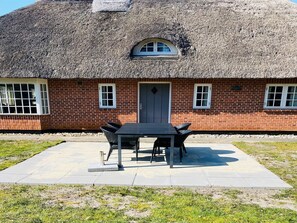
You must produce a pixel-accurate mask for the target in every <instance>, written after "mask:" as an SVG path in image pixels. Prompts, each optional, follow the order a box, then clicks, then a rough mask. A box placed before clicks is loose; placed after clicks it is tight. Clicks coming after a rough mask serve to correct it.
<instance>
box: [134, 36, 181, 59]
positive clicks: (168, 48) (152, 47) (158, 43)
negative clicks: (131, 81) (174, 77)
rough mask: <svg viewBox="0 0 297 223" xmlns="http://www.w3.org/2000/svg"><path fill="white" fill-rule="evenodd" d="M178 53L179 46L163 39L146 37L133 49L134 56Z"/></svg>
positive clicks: (161, 55)
mask: <svg viewBox="0 0 297 223" xmlns="http://www.w3.org/2000/svg"><path fill="white" fill-rule="evenodd" d="M177 55H178V50H177V48H176V47H175V46H174V45H173V44H172V43H171V42H169V41H167V40H163V39H146V40H144V41H141V42H140V43H138V44H137V45H136V46H135V47H134V48H133V51H132V56H134V57H137V56H142V57H145V56H148V57H159V56H160V57H172V56H173V57H174V56H177Z"/></svg>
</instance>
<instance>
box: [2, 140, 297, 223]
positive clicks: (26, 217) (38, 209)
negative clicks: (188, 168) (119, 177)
mask: <svg viewBox="0 0 297 223" xmlns="http://www.w3.org/2000/svg"><path fill="white" fill-rule="evenodd" d="M29 143H30V142H21V141H20V142H13V141H10V142H7V141H6V142H3V141H2V142H1V148H6V150H9V149H7V148H13V147H12V146H10V145H14V146H15V147H14V149H10V150H15V152H11V151H10V152H9V151H6V150H5V149H4V150H3V151H2V149H1V154H2V157H3V158H4V159H5V158H7V157H19V156H22V155H20V154H22V152H21V151H22V149H21V148H28V147H30V148H31V150H30V149H29V151H27V152H28V153H30V154H31V155H32V154H33V151H32V150H34V152H38V151H39V152H40V150H38V149H32V148H33V147H34V146H33V145H38V144H40V143H41V142H31V143H32V144H31V145H30V146H29ZM55 143H59V142H55ZM234 144H235V145H236V146H238V147H239V148H241V149H242V150H244V151H245V152H247V153H249V154H251V155H252V156H254V157H255V158H256V159H257V160H259V162H261V163H262V164H263V165H265V166H266V167H268V168H269V169H271V170H272V171H273V172H275V173H276V174H278V175H279V176H280V177H281V178H282V179H284V180H285V181H287V182H288V183H289V184H291V185H292V186H293V187H294V188H293V189H292V190H287V191H286V192H281V193H279V191H276V192H275V193H272V194H273V196H274V197H273V198H271V197H270V194H269V193H268V195H267V196H266V195H265V191H267V190H263V191H260V192H259V191H258V192H257V190H256V192H255V194H254V197H259V196H262V197H263V200H264V201H265V202H267V200H269V199H272V200H273V201H274V200H276V204H277V205H276V206H277V207H278V203H281V202H282V201H283V199H284V198H285V199H287V200H293V201H295V202H296V187H297V180H296V179H297V175H296V174H297V170H296V166H297V163H296V158H297V154H296V151H297V150H296V148H297V143H244V142H238V143H234ZM3 145H6V147H4V146H3ZM24 145H27V146H24ZM42 145H43V146H40V147H39V148H45V147H47V146H50V145H49V144H46V143H45V144H42ZM24 150H26V149H24ZM41 150H42V149H41ZM5 151H6V152H5ZM17 151H18V152H17ZM3 154H7V157H6V156H4V155H3ZM204 190H206V191H207V192H205V191H204ZM249 193H254V190H252V192H251V191H249V192H247V191H245V190H224V189H220V190H219V189H214V188H206V189H195V190H193V189H185V188H147V187H110V186H83V185H81V186H74V185H51V186H50V185H47V186H38V185H35V186H29V185H9V184H2V185H1V184H0V222H24V223H26V222H28V223H29V222H30V223H41V222H110V223H113V222H115V223H147V222H153V223H171V222H172V223H173V222H174V223H196V222H198V223H199V222H212V223H232V222H234V223H235V222H236V223H262V222H263V223H265V222H267V223H293V222H296V219H297V212H296V210H297V208H296V209H295V210H290V209H286V206H285V208H268V207H260V206H259V205H256V204H253V203H252V202H250V200H251V197H249V195H250V194H249ZM263 194H264V195H263ZM242 198H244V199H242ZM260 203H261V202H260ZM296 207H297V206H296Z"/></svg>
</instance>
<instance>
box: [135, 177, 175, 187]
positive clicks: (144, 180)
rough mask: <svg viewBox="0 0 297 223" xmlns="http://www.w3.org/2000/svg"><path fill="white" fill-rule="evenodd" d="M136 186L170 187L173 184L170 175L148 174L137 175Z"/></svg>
mask: <svg viewBox="0 0 297 223" xmlns="http://www.w3.org/2000/svg"><path fill="white" fill-rule="evenodd" d="M133 185H134V186H158V187H169V186H171V185H172V184H171V180H170V176H169V175H168V176H146V175H137V176H136V177H135V180H134V183H133Z"/></svg>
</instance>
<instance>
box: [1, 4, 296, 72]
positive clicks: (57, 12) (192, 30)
mask: <svg viewBox="0 0 297 223" xmlns="http://www.w3.org/2000/svg"><path fill="white" fill-rule="evenodd" d="M91 7H92V3H91V2H90V1H80V2H77V3H69V2H63V1H62V2H61V1H49V2H42V1H41V2H37V3H35V4H34V5H32V6H29V7H27V8H24V9H21V10H18V11H15V12H13V13H10V14H8V15H5V16H2V17H0V77H41V78H128V77H129V78H168V77H178V78H237V77H238V78H292V77H297V38H296V37H297V5H296V4H294V3H291V2H289V1H288V0H134V1H132V4H131V6H130V9H129V10H128V11H127V12H97V13H92V10H91ZM150 37H158V38H165V39H168V40H170V41H171V42H172V43H173V44H175V45H176V46H177V47H178V49H179V50H180V52H181V54H182V55H181V56H180V57H179V59H177V60H164V59H163V60H162V59H160V60H140V59H132V58H131V57H130V52H131V49H132V48H133V46H135V45H136V44H137V43H138V42H140V41H142V40H143V39H146V38H150Z"/></svg>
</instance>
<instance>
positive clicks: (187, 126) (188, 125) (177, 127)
mask: <svg viewBox="0 0 297 223" xmlns="http://www.w3.org/2000/svg"><path fill="white" fill-rule="evenodd" d="M191 124H192V123H183V124H180V125H177V126H174V128H175V129H176V131H180V130H187V129H188V128H189V127H190V125H191Z"/></svg>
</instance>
